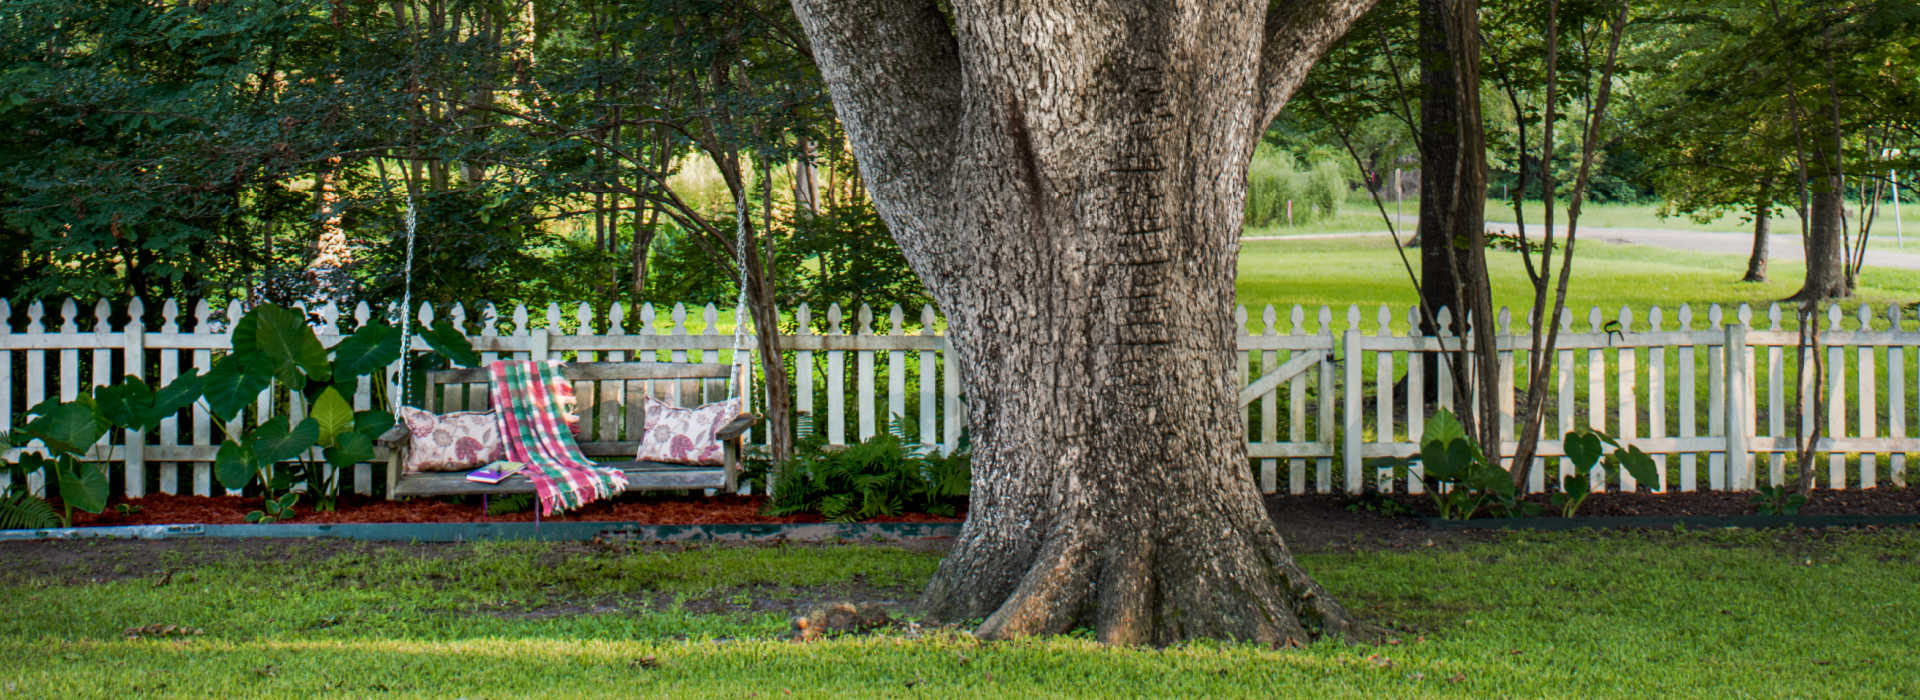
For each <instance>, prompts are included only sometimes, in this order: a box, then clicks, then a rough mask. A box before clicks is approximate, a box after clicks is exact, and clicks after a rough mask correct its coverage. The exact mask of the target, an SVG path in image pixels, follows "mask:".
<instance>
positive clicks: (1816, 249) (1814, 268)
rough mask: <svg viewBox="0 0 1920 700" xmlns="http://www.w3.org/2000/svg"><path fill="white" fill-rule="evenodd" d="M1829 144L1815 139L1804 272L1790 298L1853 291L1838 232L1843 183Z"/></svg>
mask: <svg viewBox="0 0 1920 700" xmlns="http://www.w3.org/2000/svg"><path fill="white" fill-rule="evenodd" d="M1827 146H1828V144H1825V143H1820V142H1818V141H1817V140H1816V144H1815V147H1814V149H1813V151H1814V157H1813V159H1812V164H1813V166H1814V167H1813V168H1811V170H1812V171H1813V173H1812V174H1813V177H1811V178H1809V182H1808V183H1807V184H1808V190H1809V192H1808V195H1809V199H1810V200H1811V202H1810V204H1809V205H1808V207H1807V208H1808V210H1809V211H1810V219H1811V220H1810V221H1809V222H1808V224H1809V226H1808V229H1807V236H1806V241H1805V246H1806V257H1807V276H1806V280H1805V281H1804V282H1802V283H1801V285H1800V291H1798V292H1794V294H1793V296H1792V297H1790V299H1792V300H1793V301H1824V300H1827V299H1834V298H1839V297H1844V296H1847V295H1849V294H1851V293H1852V292H1853V290H1852V289H1851V288H1849V286H1848V284H1847V266H1846V246H1845V245H1844V244H1843V243H1842V242H1841V240H1840V234H1841V232H1842V231H1843V230H1844V229H1845V226H1846V224H1845V223H1844V222H1843V221H1842V220H1841V217H1842V214H1843V209H1844V208H1845V207H1846V205H1847V203H1846V200H1845V193H1846V186H1845V179H1844V178H1843V177H1842V171H1841V169H1840V163H1839V156H1838V155H1836V154H1834V153H1833V152H1832V151H1833V150H1834V149H1832V148H1830V147H1827Z"/></svg>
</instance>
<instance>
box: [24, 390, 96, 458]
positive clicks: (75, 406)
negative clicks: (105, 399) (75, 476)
mask: <svg viewBox="0 0 1920 700" xmlns="http://www.w3.org/2000/svg"><path fill="white" fill-rule="evenodd" d="M33 412H34V413H35V414H38V417H36V418H34V419H33V420H31V421H28V422H27V427H26V430H27V433H28V434H29V435H31V436H33V437H36V438H39V439H40V442H41V443H42V444H45V445H46V446H47V449H49V450H52V451H54V452H57V453H61V454H76V455H77V454H81V453H84V452H86V451H87V448H88V447H90V446H92V445H93V443H95V442H98V441H99V440H100V436H102V435H105V434H107V429H108V428H111V427H112V425H111V424H109V423H108V422H107V419H106V417H105V416H102V415H100V410H99V408H98V407H97V406H95V405H94V403H93V399H91V398H88V397H85V396H81V397H79V398H77V399H74V400H73V401H70V402H67V403H55V402H53V401H46V402H42V403H41V404H40V405H39V406H36V407H35V408H34V409H33Z"/></svg>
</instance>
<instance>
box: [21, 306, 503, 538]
mask: <svg viewBox="0 0 1920 700" xmlns="http://www.w3.org/2000/svg"><path fill="white" fill-rule="evenodd" d="M243 331H244V332H243ZM432 333H433V339H432V340H431V341H430V342H429V343H428V345H430V346H431V347H433V348H435V349H436V350H439V351H441V352H444V353H450V354H455V355H460V356H462V357H463V358H465V359H475V358H474V352H473V347H472V345H471V344H469V343H468V342H467V340H466V338H465V337H464V336H462V335H460V334H459V333H458V331H455V330H453V329H452V327H451V326H450V325H448V324H444V323H443V324H440V325H438V326H436V327H435V328H434V329H433V331H432ZM398 337H399V334H398V331H397V330H395V329H393V328H391V327H385V326H383V324H380V323H378V322H374V323H370V324H368V325H367V326H365V327H363V328H361V329H360V330H359V331H357V332H356V333H354V334H353V335H352V336H349V337H347V338H346V339H344V340H342V341H341V342H340V343H339V344H338V345H336V346H335V347H333V348H331V349H329V348H326V347H323V346H321V345H320V342H319V339H318V336H316V335H315V334H314V332H313V330H312V328H311V327H309V326H308V325H307V324H306V321H305V319H304V318H302V317H301V316H300V315H299V313H298V312H296V311H293V310H291V309H287V308H284V307H278V306H274V305H271V304H263V305H260V306H258V307H255V308H254V309H253V310H252V311H250V312H248V314H247V315H246V316H245V317H244V318H242V319H241V322H240V323H239V324H237V325H236V327H235V331H234V345H235V347H234V349H233V350H232V351H231V352H229V353H228V354H227V355H225V356H224V357H222V358H221V359H220V360H219V361H218V362H217V363H215V364H214V366H213V369H212V370H211V371H209V372H208V373H207V374H206V375H204V376H202V375H200V374H197V373H188V374H186V375H183V376H181V377H180V378H179V379H176V380H174V381H173V382H172V383H170V384H168V385H167V386H166V387H164V388H162V389H161V390H159V391H158V392H156V391H153V390H152V389H151V388H149V387H148V386H147V384H146V382H144V381H143V380H141V379H140V378H138V377H132V376H129V377H126V378H124V379H122V380H121V381H119V382H117V383H114V384H111V385H107V386H102V387H96V388H95V389H94V390H93V391H92V392H91V393H89V394H86V395H82V396H78V397H76V398H75V399H74V400H72V401H65V402H62V401H54V400H49V401H45V402H42V403H41V404H40V405H38V406H35V407H33V409H31V410H30V411H28V416H29V420H28V421H27V422H26V424H25V425H23V426H21V427H20V428H19V429H18V430H16V431H15V432H13V433H9V434H7V438H6V439H7V441H8V444H9V445H21V444H25V443H27V442H30V441H38V442H39V443H40V444H41V445H43V446H45V448H46V450H47V451H48V453H49V455H41V454H38V453H34V452H22V453H21V454H20V457H19V458H18V461H17V462H16V463H14V464H12V465H9V466H8V469H9V471H10V472H11V473H12V474H13V476H14V478H13V480H12V482H11V483H12V484H13V485H14V486H13V487H11V488H12V489H14V492H10V493H9V494H5V495H6V496H7V497H8V498H13V497H14V496H15V495H17V492H18V490H19V489H22V488H24V484H25V482H26V475H27V474H29V473H40V474H42V475H43V476H44V477H45V478H46V479H47V480H48V481H49V482H51V483H53V484H56V485H57V487H58V492H59V496H60V500H61V502H62V504H63V506H64V507H65V508H66V509H67V510H68V511H71V510H72V509H75V508H78V509H80V510H84V511H88V512H92V513H98V512H101V511H102V510H104V509H105V508H106V506H107V500H108V488H107V475H106V471H105V470H104V469H103V468H102V467H101V465H100V463H98V462H94V461H82V458H83V457H85V456H86V453H87V451H88V450H89V449H91V448H92V447H93V445H94V444H95V443H97V442H99V440H100V439H101V438H102V437H104V436H106V435H107V433H108V431H109V430H114V429H122V430H153V429H154V428H155V427H157V426H158V425H159V424H160V422H161V421H162V420H164V419H165V418H167V417H168V416H172V415H175V414H176V413H178V412H179V411H181V410H182V409H185V408H186V407H188V406H190V405H191V404H192V403H193V402H194V401H195V400H197V399H200V398H204V399H205V400H206V403H207V407H208V409H209V411H210V412H212V413H213V414H214V416H216V417H218V418H219V419H220V420H219V422H218V423H215V425H216V426H218V427H219V428H220V429H221V430H222V431H225V430H227V427H226V424H227V423H228V422H229V421H232V420H234V419H236V418H238V417H240V416H241V414H242V413H243V412H244V411H245V410H246V409H247V408H248V407H249V406H254V405H256V404H257V402H258V401H259V399H260V392H262V391H265V390H266V389H267V388H268V387H270V386H272V385H273V384H274V382H275V381H279V382H281V383H283V384H285V385H286V386H288V387H292V388H295V389H296V390H300V391H302V393H303V395H304V396H305V397H306V398H307V399H308V400H310V401H311V404H310V405H311V407H312V408H311V409H310V411H309V415H308V416H307V417H305V418H302V419H300V420H299V421H297V422H296V421H293V420H291V418H290V417H289V416H288V415H285V414H281V415H269V416H256V418H264V420H260V421H258V424H257V425H254V426H252V427H250V428H247V429H245V430H242V431H240V432H238V433H229V434H227V435H226V436H225V438H224V439H223V440H221V443H220V448H219V449H218V450H217V451H216V452H215V455H214V464H213V466H214V474H215V476H217V477H218V478H219V480H220V484H221V485H222V486H224V487H226V488H228V489H235V490H245V489H250V488H257V489H258V490H259V491H260V493H261V497H262V499H263V508H262V510H261V511H259V514H260V518H258V519H256V521H263V522H271V521H272V520H276V519H285V518H287V517H290V516H291V515H292V510H291V509H292V507H293V504H294V502H295V501H296V500H297V499H298V497H297V496H295V495H293V494H292V493H289V491H290V490H291V489H292V488H293V487H294V486H295V485H298V484H301V483H304V484H306V486H307V490H308V491H309V492H310V493H311V494H312V495H313V496H314V497H315V498H316V499H317V501H318V503H319V506H320V507H322V508H328V507H331V505H332V503H333V502H334V500H335V499H336V498H337V497H338V494H339V474H340V473H342V472H343V471H345V467H349V466H351V465H353V464H355V463H357V462H364V461H367V460H370V459H372V458H373V441H374V440H375V439H377V438H378V437H379V436H380V435H381V434H383V433H385V432H386V431H387V430H389V429H391V428H392V427H393V423H394V418H393V416H392V415H391V414H388V413H387V412H385V411H354V410H353V407H352V404H350V403H349V402H348V401H347V398H346V397H347V396H348V395H349V394H351V393H353V392H354V390H355V389H356V388H358V386H359V382H361V381H363V378H364V377H365V376H366V375H376V376H377V375H380V374H382V373H384V372H385V371H386V366H387V365H386V363H387V362H390V361H391V360H392V359H394V358H397V356H398V354H397V353H398V345H397V343H398ZM426 358H427V359H428V360H436V361H438V362H440V363H442V364H444V363H445V361H446V360H445V356H444V355H441V354H437V353H436V354H429V355H427V356H426ZM385 384H386V383H385V382H384V381H374V382H373V386H374V387H375V388H376V390H379V389H380V388H381V387H384V386H385ZM380 400H381V401H384V400H385V399H384V398H382V399H380ZM316 448H319V453H320V456H321V457H323V459H322V460H314V459H313V457H314V456H315V455H314V452H315V449H316ZM107 459H111V456H109V457H108V458H107ZM288 462H293V463H294V464H293V465H292V466H291V467H288V466H286V465H285V463H288ZM323 463H324V464H330V465H332V466H333V467H335V469H331V470H328V469H324V468H322V467H321V465H322V464H323ZM262 519H264V520H262ZM68 520H69V521H70V518H69V519H68Z"/></svg>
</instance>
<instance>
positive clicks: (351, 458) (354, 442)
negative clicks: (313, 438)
mask: <svg viewBox="0 0 1920 700" xmlns="http://www.w3.org/2000/svg"><path fill="white" fill-rule="evenodd" d="M324 454H325V455H326V458H327V463H328V464H332V465H333V466H336V467H339V468H342V469H345V468H347V467H350V466H353V465H355V464H358V463H360V462H366V461H370V460H372V459H373V438H370V437H367V436H366V435H365V434H363V433H361V432H359V431H353V430H349V431H347V432H344V433H341V434H340V439H339V441H338V444H336V445H334V446H333V447H329V448H327V449H326V450H325V451H324Z"/></svg>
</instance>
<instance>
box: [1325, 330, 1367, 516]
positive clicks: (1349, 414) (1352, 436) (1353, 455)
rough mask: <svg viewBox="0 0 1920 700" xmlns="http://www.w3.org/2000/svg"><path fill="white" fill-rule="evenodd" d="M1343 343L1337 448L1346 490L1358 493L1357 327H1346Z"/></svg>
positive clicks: (1359, 387)
mask: <svg viewBox="0 0 1920 700" xmlns="http://www.w3.org/2000/svg"><path fill="white" fill-rule="evenodd" d="M1354 309H1355V311H1354V313H1355V314H1358V313H1359V307H1354ZM1345 343H1346V347H1345V348H1344V350H1345V357H1346V362H1345V363H1344V364H1343V365H1342V367H1341V369H1342V370H1344V372H1343V374H1345V375H1346V376H1345V379H1344V381H1342V382H1341V387H1340V389H1341V391H1342V392H1343V393H1344V396H1343V397H1342V398H1344V399H1346V404H1347V405H1346V409H1347V410H1346V419H1347V424H1346V427H1345V428H1344V429H1343V430H1342V431H1341V432H1342V433H1343V435H1342V437H1343V438H1345V443H1346V444H1345V446H1344V447H1343V449H1342V450H1341V452H1342V455H1341V456H1342V458H1343V459H1344V460H1345V463H1346V467H1347V493H1360V488H1361V486H1362V485H1363V484H1364V481H1363V479H1362V478H1361V475H1360V465H1361V462H1360V443H1361V415H1360V411H1361V404H1362V401H1361V397H1362V396H1363V395H1364V394H1366V387H1365V386H1364V385H1363V382H1364V381H1365V380H1364V379H1362V378H1361V376H1360V360H1361V351H1360V329H1359V328H1354V327H1349V328H1347V334H1346V338H1345ZM1323 400H1324V399H1323Z"/></svg>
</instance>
